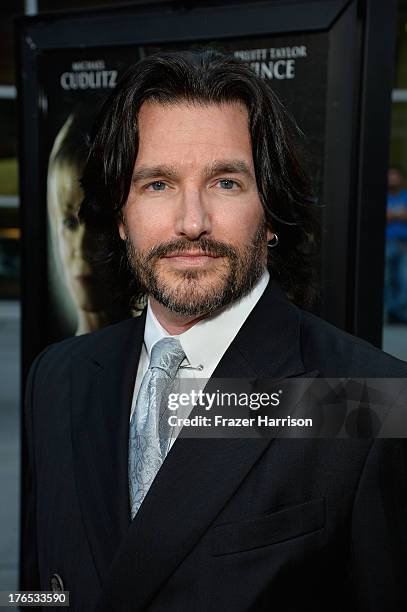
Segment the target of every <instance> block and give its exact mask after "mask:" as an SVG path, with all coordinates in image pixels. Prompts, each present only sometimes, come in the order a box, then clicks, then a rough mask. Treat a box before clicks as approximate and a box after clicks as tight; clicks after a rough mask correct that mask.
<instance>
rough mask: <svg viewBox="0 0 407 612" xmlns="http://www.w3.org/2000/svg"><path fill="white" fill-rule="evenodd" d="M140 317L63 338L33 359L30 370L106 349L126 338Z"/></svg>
mask: <svg viewBox="0 0 407 612" xmlns="http://www.w3.org/2000/svg"><path fill="white" fill-rule="evenodd" d="M141 319H142V317H136V318H129V319H125V320H124V321H120V322H119V323H114V324H113V325H108V326H106V327H103V328H102V329H98V330H97V331H94V332H90V333H87V334H83V335H81V336H72V337H71V338H65V339H64V340H60V341H59V342H55V343H54V344H50V345H49V346H47V347H46V348H45V349H44V350H43V351H42V352H41V353H40V354H39V355H38V356H37V357H36V359H35V360H34V362H33V364H32V366H31V368H30V370H31V371H32V370H36V369H38V368H40V367H41V369H42V370H43V369H48V367H49V366H50V365H51V364H55V363H57V364H58V366H60V367H61V366H63V364H64V362H69V360H70V359H71V357H72V356H73V355H75V356H84V357H87V356H89V355H93V354H97V353H98V352H99V351H105V350H106V351H108V350H109V348H110V347H112V346H113V345H115V344H117V342H120V340H121V339H122V338H126V337H127V336H128V335H129V333H131V332H132V331H133V330H134V329H135V327H136V326H138V325H141V324H142V321H141Z"/></svg>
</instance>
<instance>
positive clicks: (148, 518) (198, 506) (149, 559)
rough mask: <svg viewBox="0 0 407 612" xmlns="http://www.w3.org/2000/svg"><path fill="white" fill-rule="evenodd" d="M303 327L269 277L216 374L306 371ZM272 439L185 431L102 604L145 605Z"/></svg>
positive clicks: (124, 548)
mask: <svg viewBox="0 0 407 612" xmlns="http://www.w3.org/2000/svg"><path fill="white" fill-rule="evenodd" d="M299 328H300V311H299V310H298V309H297V308H296V307H295V306H293V305H291V304H290V303H289V302H288V301H287V299H286V298H285V297H284V296H283V293H282V292H281V290H280V289H279V288H278V286H273V287H270V284H269V287H268V288H267V289H266V291H265V292H264V294H263V296H262V297H261V298H260V300H259V302H258V303H257V305H256V306H255V308H254V309H253V311H252V313H251V314H250V316H249V317H248V319H247V320H246V322H245V323H244V325H243V327H242V328H241V330H240V332H239V334H238V335H237V337H236V338H235V340H234V341H233V343H232V344H231V346H230V347H229V348H228V350H227V351H226V353H225V355H224V356H223V358H222V360H221V361H220V363H219V364H218V367H217V368H216V371H215V372H214V375H213V378H216V377H217V378H244V377H251V376H258V377H270V378H273V377H278V378H279V377H287V376H300V375H303V374H304V372H305V369H304V365H303V362H302V359H301V354H300V347H299V331H300V329H299ZM313 375H315V372H314V373H313ZM270 442H271V440H270V439H209V440H205V439H188V438H178V439H177V440H176V442H175V443H174V445H173V447H172V449H171V451H170V452H169V454H168V456H167V458H166V460H165V462H164V463H163V465H162V467H161V469H160V471H159V473H158V474H157V476H156V478H155V480H154V482H153V484H152V486H151V488H150V490H149V492H148V494H147V496H146V498H145V500H144V501H143V504H142V505H141V507H140V510H139V511H138V513H137V515H136V517H135V518H134V520H133V521H132V523H131V525H130V527H129V529H128V532H127V534H126V537H125V538H124V540H123V542H122V544H121V546H120V548H119V550H118V552H117V555H116V558H115V560H114V562H113V564H112V567H111V571H110V572H109V576H108V579H107V582H106V583H105V587H104V590H103V594H102V597H101V600H100V607H99V608H98V609H99V610H120V611H122V612H126V611H129V612H130V610H131V611H132V612H137V611H139V610H140V611H141V610H143V609H145V607H146V606H147V605H148V603H149V602H150V601H151V600H152V598H153V597H154V595H155V593H156V592H157V591H158V590H159V588H160V587H161V585H162V584H163V583H164V582H165V581H166V580H167V579H168V577H169V576H170V575H171V573H172V572H173V571H174V570H175V568H176V567H177V565H178V564H179V563H181V562H182V560H183V559H184V558H185V557H186V555H187V554H188V553H189V552H190V550H191V549H192V548H193V546H194V545H195V544H196V543H197V542H198V540H199V538H200V537H201V536H202V535H203V534H204V533H205V531H206V530H207V529H208V527H209V525H210V524H211V522H213V520H214V519H215V518H216V516H217V515H218V513H219V512H220V510H221V509H222V507H223V506H224V505H225V504H226V503H227V501H228V499H229V498H230V497H231V496H232V495H233V493H234V491H235V490H236V489H237V488H238V487H239V485H240V483H241V482H242V480H243V479H244V477H245V476H246V475H247V474H248V472H249V471H250V469H251V468H252V466H253V465H254V463H255V462H256V461H257V460H258V459H259V458H260V456H261V455H262V453H263V452H264V451H265V450H266V448H267V447H268V445H269V444H270Z"/></svg>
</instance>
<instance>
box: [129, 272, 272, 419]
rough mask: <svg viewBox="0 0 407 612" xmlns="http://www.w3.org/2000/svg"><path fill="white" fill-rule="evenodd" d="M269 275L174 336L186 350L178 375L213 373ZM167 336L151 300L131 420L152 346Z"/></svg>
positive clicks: (262, 277) (208, 376)
mask: <svg viewBox="0 0 407 612" xmlns="http://www.w3.org/2000/svg"><path fill="white" fill-rule="evenodd" d="M269 279H270V275H269V273H268V271H267V270H266V271H265V272H264V273H263V275H262V276H261V277H260V279H259V280H258V281H257V283H256V285H255V286H254V287H253V289H252V290H251V292H250V293H249V294H248V295H245V296H244V297H242V298H241V299H240V300H236V301H235V302H232V304H230V306H228V307H227V308H225V309H224V310H222V311H221V312H220V313H218V314H216V313H215V314H214V315H213V316H211V317H208V318H206V319H202V320H201V321H198V323H196V324H195V325H194V326H193V327H190V328H189V329H188V330H187V331H185V332H183V333H182V334H179V335H178V336H173V337H174V338H178V340H179V341H180V343H181V346H182V348H183V351H184V353H185V359H184V361H183V362H182V363H181V366H180V369H179V370H178V373H177V376H179V377H182V378H189V377H194V378H199V379H202V380H203V379H206V380H207V379H208V378H210V377H211V376H212V374H213V372H214V371H215V369H216V366H217V365H218V363H219V362H220V360H221V358H222V357H223V355H224V354H225V352H226V350H227V349H228V347H229V345H230V344H231V343H232V341H233V340H234V338H235V336H236V335H237V333H238V331H239V330H240V328H241V327H242V325H243V323H244V322H245V321H246V319H247V317H248V316H249V314H250V312H251V311H252V310H253V308H254V306H255V305H256V304H257V302H258V301H259V299H260V297H261V295H262V294H263V292H264V290H265V288H266V287H267V284H268V282H269ZM165 336H171V334H169V333H168V332H167V331H166V330H165V329H164V328H163V327H162V325H161V324H160V323H159V321H158V320H157V318H156V317H155V315H154V313H153V311H152V309H151V304H150V301H148V305H147V316H146V326H145V330H144V343H143V347H142V349H141V356H140V361H139V365H138V370H137V376H136V381H135V385H134V392H133V400H132V406H131V413H130V420H131V417H132V415H133V411H134V409H135V406H136V402H137V395H138V391H139V389H140V385H141V381H142V380H143V376H144V374H145V373H146V371H147V369H148V365H149V363H150V355H151V350H152V348H153V346H154V344H155V343H156V342H158V341H159V340H161V338H164V337H165ZM186 365H187V366H194V367H197V366H202V368H200V369H199V370H194V369H189V368H186V369H184V366H186Z"/></svg>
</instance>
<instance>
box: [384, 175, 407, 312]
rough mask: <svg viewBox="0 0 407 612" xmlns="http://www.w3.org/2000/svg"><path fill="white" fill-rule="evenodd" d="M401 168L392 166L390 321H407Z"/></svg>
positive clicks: (406, 214) (406, 228)
mask: <svg viewBox="0 0 407 612" xmlns="http://www.w3.org/2000/svg"><path fill="white" fill-rule="evenodd" d="M403 181H404V176H403V172H402V170H401V168H399V167H397V166H393V167H391V168H389V172H388V183H389V195H388V199H387V230H386V278H385V306H386V310H387V319H388V321H389V323H407V191H406V190H405V189H402V186H403Z"/></svg>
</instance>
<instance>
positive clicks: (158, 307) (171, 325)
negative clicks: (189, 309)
mask: <svg viewBox="0 0 407 612" xmlns="http://www.w3.org/2000/svg"><path fill="white" fill-rule="evenodd" d="M150 305H151V310H152V311H153V313H154V316H155V317H156V319H157V321H158V322H159V323H160V325H162V327H163V328H164V329H165V331H166V332H168V334H170V336H178V335H179V334H182V333H183V332H186V331H187V330H188V329H190V328H191V327H193V326H194V325H196V324H197V323H198V321H201V320H202V319H205V318H206V317H207V315H200V316H190V317H188V316H184V315H179V314H177V313H175V312H171V311H170V310H168V308H166V307H165V306H163V305H162V304H160V303H159V302H157V300H155V299H154V298H153V297H150Z"/></svg>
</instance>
